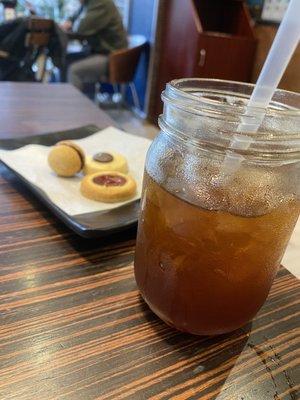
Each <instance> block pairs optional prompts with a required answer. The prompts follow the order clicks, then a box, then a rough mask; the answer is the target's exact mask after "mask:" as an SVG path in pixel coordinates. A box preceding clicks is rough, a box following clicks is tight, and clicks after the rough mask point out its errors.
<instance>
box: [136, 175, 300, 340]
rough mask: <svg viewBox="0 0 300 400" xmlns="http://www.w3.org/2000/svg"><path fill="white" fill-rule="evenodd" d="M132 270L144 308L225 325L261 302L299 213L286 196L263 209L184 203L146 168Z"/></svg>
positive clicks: (214, 328) (197, 323)
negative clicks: (243, 211)
mask: <svg viewBox="0 0 300 400" xmlns="http://www.w3.org/2000/svg"><path fill="white" fill-rule="evenodd" d="M144 188H145V189H144V197H143V201H142V213H141V217H140V222H139V230H138V238H137V247H136V256H135V276H136V281H137V284H138V287H139V289H140V291H141V293H142V296H143V297H144V299H145V301H146V302H147V303H148V305H149V306H150V308H151V309H152V310H153V311H154V312H155V313H156V314H157V315H158V316H159V317H160V318H162V319H163V320H164V321H165V322H167V323H168V324H170V325H172V326H175V327H176V328H177V329H180V330H182V331H188V332H191V333H195V334H208V335H210V334H219V333H225V332H229V331H232V330H234V329H236V328H238V327H240V326H242V325H244V324H245V323H246V322H248V321H250V320H251V319H252V318H253V316H254V315H255V314H256V313H257V311H258V309H259V308H260V307H261V306H262V304H263V303H264V301H265V299H266V297H267V295H268V292H269V289H270V286H271V284H272V281H273V278H274V276H275V274H276V272H277V270H278V267H279V265H280V261H281V258H282V256H283V253H284V251H285V248H286V245H287V242H288V240H289V238H290V235H291V232H292V230H293V227H294V225H295V223H296V221H297V217H298V215H299V209H300V206H299V201H296V200H295V199H287V200H286V202H284V201H281V202H280V204H278V205H277V206H276V207H275V208H272V209H271V210H269V212H266V213H265V214H263V215H255V216H239V215H234V214H231V213H229V212H225V211H214V210H212V211H210V210H206V209H204V208H201V207H199V206H196V205H194V204H191V203H189V202H187V201H185V200H182V199H181V198H178V197H176V196H175V195H173V194H171V193H169V192H168V191H167V190H165V189H163V188H162V187H161V186H159V185H158V184H157V183H156V182H155V181H154V180H153V179H152V178H151V177H150V176H149V175H148V174H147V173H146V174H145V181H144Z"/></svg>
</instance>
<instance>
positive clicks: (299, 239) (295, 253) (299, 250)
mask: <svg viewBox="0 0 300 400" xmlns="http://www.w3.org/2000/svg"><path fill="white" fill-rule="evenodd" d="M281 264H282V265H283V266H284V267H285V268H286V269H288V270H289V271H290V272H291V273H292V274H293V275H295V276H296V277H297V278H298V279H300V219H299V220H298V222H297V224H296V226H295V229H294V232H293V234H292V237H291V240H290V241H289V244H288V246H287V249H286V252H285V254H284V256H283V259H282V263H281Z"/></svg>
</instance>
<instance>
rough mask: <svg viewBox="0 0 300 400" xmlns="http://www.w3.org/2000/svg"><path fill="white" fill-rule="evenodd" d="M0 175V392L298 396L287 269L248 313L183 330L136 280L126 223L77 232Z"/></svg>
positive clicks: (292, 292) (7, 395)
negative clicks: (88, 233)
mask: <svg viewBox="0 0 300 400" xmlns="http://www.w3.org/2000/svg"><path fill="white" fill-rule="evenodd" d="M1 176H2V178H1V180H0V204H1V211H0V288H1V290H0V399H2V400H4V399H5V400H8V399H18V400H27V399H28V400H29V399H30V400H32V399H39V400H44V399H49V400H50V399H72V400H77V399H103V400H104V399H107V400H108V399H114V400H115V399H164V400H166V399H216V398H218V399H228V400H232V399H239V400H242V399H244V400H246V399H257V400H261V399H293V400H295V399H297V398H299V397H298V394H297V387H299V374H298V375H297V365H298V363H299V358H297V355H299V354H297V349H298V346H299V330H297V326H298V322H299V292H300V289H299V282H298V281H297V280H296V278H295V277H293V276H292V275H291V274H290V273H288V272H287V271H286V270H285V269H281V271H280V273H279V274H278V276H277V278H276V280H275V283H274V285H273V287H272V291H271V293H270V296H269V298H268V301H267V302H266V304H265V305H264V307H263V308H262V309H261V311H260V312H259V314H258V315H257V317H256V318H255V320H254V321H253V323H252V324H249V325H248V326H246V327H244V328H243V329H241V330H239V331H236V332H234V333H232V334H230V335H226V336H219V337H216V338H209V337H195V336H191V335H186V334H182V333H179V332H177V331H175V330H173V329H171V328H169V327H168V326H167V325H165V324H164V323H163V322H161V321H160V320H159V319H158V318H156V317H155V315H154V314H153V313H152V312H151V311H150V310H149V309H148V308H147V306H146V305H145V304H144V302H143V301H142V300H141V298H140V296H139V294H138V292H137V289H136V285H135V281H134V277H133V270H132V261H133V254H134V236H135V232H134V231H133V232H127V233H126V234H124V233H123V234H122V235H119V236H114V237H112V238H109V239H108V238H107V239H105V240H84V239H82V238H80V237H78V236H76V235H75V234H73V233H71V231H69V230H68V229H67V228H64V227H63V226H62V225H61V223H60V222H59V221H58V220H56V219H55V218H54V217H52V216H51V215H50V214H49V212H48V211H47V210H46V209H45V208H44V207H43V206H42V205H41V204H40V203H39V202H38V201H37V200H36V199H35V198H34V197H33V195H31V194H30V193H28V192H27V191H26V189H25V188H24V187H23V186H22V184H21V183H20V182H19V181H18V179H17V178H15V177H14V176H13V175H12V174H11V173H10V172H8V171H7V170H6V169H5V167H4V166H2V167H1ZM298 373H299V369H298Z"/></svg>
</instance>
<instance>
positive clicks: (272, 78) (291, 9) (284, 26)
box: [222, 0, 300, 175]
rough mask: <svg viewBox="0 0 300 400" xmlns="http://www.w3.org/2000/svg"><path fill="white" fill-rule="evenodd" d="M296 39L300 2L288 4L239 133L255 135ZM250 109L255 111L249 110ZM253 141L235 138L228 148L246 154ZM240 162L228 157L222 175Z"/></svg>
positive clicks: (239, 158) (299, 29)
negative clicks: (250, 121) (253, 119)
mask: <svg viewBox="0 0 300 400" xmlns="http://www.w3.org/2000/svg"><path fill="white" fill-rule="evenodd" d="M299 39H300V0H291V1H290V3H289V6H288V8H287V10H286V12H285V15H284V17H283V20H282V22H281V24H280V26H279V29H278V31H277V34H276V36H275V39H274V41H273V44H272V47H271V49H270V51H269V54H268V57H267V59H266V61H265V63H264V66H263V68H262V70H261V73H260V75H259V77H258V80H257V82H256V85H255V87H254V90H253V92H252V95H251V97H250V99H249V102H248V104H247V111H246V113H245V116H244V117H243V118H242V123H241V124H240V125H239V127H238V132H240V133H241V132H245V133H255V132H257V131H258V129H259V127H260V125H261V123H262V121H263V119H264V116H265V112H266V108H267V107H268V105H269V103H270V101H271V100H272V97H273V94H274V92H275V90H276V88H277V86H278V84H279V82H280V79H281V78H282V75H283V74H284V71H285V70H286V67H287V65H288V63H289V61H290V59H291V57H292V55H293V53H294V51H295V49H296V47H297V44H298V43H299ZM251 107H254V108H252V110H251ZM257 108H258V109H257ZM250 110H251V111H250ZM247 115H254V116H255V123H253V122H252V123H249V122H248V123H247ZM252 141H253V139H252V137H250V136H247V135H241V134H239V135H235V136H234V137H233V139H232V141H231V144H230V147H231V148H239V149H242V150H246V149H248V147H249V146H250V144H251V143H252ZM242 159H243V157H242V156H239V155H235V154H232V153H227V154H226V157H225V159H224V162H223V168H222V170H223V173H224V174H226V175H230V174H232V173H233V172H234V171H235V170H236V169H237V168H238V167H239V165H240V163H241V161H242Z"/></svg>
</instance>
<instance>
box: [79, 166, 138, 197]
mask: <svg viewBox="0 0 300 400" xmlns="http://www.w3.org/2000/svg"><path fill="white" fill-rule="evenodd" d="M80 191H81V193H82V195H83V196H85V197H87V198H88V199H91V200H96V201H102V202H103V203H118V202H121V201H125V200H129V199H131V198H132V197H133V196H134V195H135V193H136V182H135V180H134V179H133V178H132V177H131V176H129V175H125V174H122V173H121V172H117V171H103V172H97V173H95V174H91V175H86V176H85V178H83V180H82V181H81V186H80Z"/></svg>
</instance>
